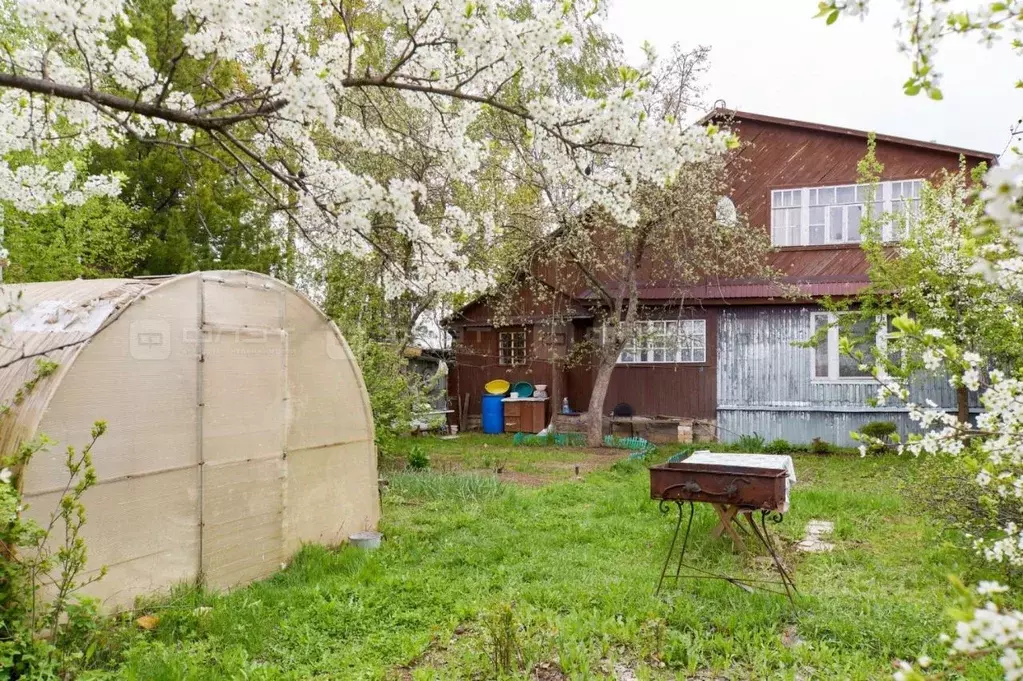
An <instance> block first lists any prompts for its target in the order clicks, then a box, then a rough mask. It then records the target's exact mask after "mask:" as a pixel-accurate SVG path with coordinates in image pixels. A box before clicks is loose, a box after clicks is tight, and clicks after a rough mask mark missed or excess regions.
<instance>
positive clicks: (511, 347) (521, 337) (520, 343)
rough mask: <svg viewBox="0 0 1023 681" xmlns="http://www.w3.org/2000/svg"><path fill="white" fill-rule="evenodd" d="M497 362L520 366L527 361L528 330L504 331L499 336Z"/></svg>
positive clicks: (503, 364)
mask: <svg viewBox="0 0 1023 681" xmlns="http://www.w3.org/2000/svg"><path fill="white" fill-rule="evenodd" d="M497 341H498V342H497V363H498V364H500V365H501V366H513V367H514V366H519V365H522V364H525V363H526V332H525V331H502V332H501V333H499V334H498V336H497Z"/></svg>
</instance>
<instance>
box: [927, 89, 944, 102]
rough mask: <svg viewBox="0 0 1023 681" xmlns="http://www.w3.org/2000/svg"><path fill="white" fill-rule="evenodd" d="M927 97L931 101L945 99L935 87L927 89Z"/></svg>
mask: <svg viewBox="0 0 1023 681" xmlns="http://www.w3.org/2000/svg"><path fill="white" fill-rule="evenodd" d="M927 96H928V97H930V98H931V99H933V100H935V101H938V100H941V99H944V98H945V95H943V94H941V90H939V89H938V88H936V87H929V88H927Z"/></svg>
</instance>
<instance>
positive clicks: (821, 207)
mask: <svg viewBox="0 0 1023 681" xmlns="http://www.w3.org/2000/svg"><path fill="white" fill-rule="evenodd" d="M922 188H923V180H896V181H890V182H879V183H877V184H874V185H870V184H849V185H835V186H830V187H804V188H799V189H778V190H774V191H772V192H771V243H772V245H774V246H818V245H826V244H844V243H859V242H860V240H861V235H860V225H861V223H862V221H863V219H864V216H865V215H866V214H867V211H868V208H869V210H870V212H871V215H872V216H873V217H875V218H876V217H878V216H881V215H883V214H885V213H891V214H893V215H897V216H905V217H904V218H900V219H905V220H910V221H911V220H914V219H915V217H916V215H917V213H918V209H919V206H920V192H921V190H922ZM901 237H902V234H901V229H900V227H899V224H898V221H896V224H886V225H884V226H883V227H882V229H881V238H882V239H884V240H885V241H894V240H896V239H899V238H901Z"/></svg>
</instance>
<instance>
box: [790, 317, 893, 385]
mask: <svg viewBox="0 0 1023 681" xmlns="http://www.w3.org/2000/svg"><path fill="white" fill-rule="evenodd" d="M847 314H854V313H847ZM838 322H839V319H838V315H836V314H835V313H833V312H813V313H811V315H810V324H811V332H812V333H813V334H814V335H817V334H818V333H819V334H821V336H820V340H819V341H818V343H817V345H816V346H815V347H814V348H813V366H812V368H811V376H812V377H813V380H815V381H850V382H855V381H870V380H873V378H874V376H873V374H872V373H871V369H872V366H873V363H874V359H873V357H874V355H873V350H874V348H875V347H876V348H878V349H879V350H880V351H881V352H882V353H883V352H886V351H887V347H888V335H889V334H890V333H891V332H892V331H893V329H892V327H891V320H890V319H887V318H885V317H883V316H881V317H877V318H876V319H869V318H861V319H857V320H856V321H855V322H854V323H853V324H852V325H851V326H845V327H844V328H843V326H842V325H840V324H839V323H838ZM824 329H826V331H824ZM872 329H874V331H873V333H872V331H871V330H872ZM842 336H845V337H847V338H849V339H851V340H853V341H856V343H855V345H854V346H853V349H854V350H857V351H859V352H862V353H863V360H862V364H861V360H858V359H856V358H855V357H854V356H852V355H851V354H848V353H843V352H842V351H841V349H840V341H839V339H840V338H841V337H842ZM891 359H892V360H893V361H899V358H898V357H896V356H892V357H891Z"/></svg>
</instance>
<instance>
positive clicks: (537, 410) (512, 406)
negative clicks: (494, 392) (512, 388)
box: [503, 398, 547, 433]
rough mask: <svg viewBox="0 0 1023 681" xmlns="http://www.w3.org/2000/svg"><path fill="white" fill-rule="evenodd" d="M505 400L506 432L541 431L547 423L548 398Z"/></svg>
mask: <svg viewBox="0 0 1023 681" xmlns="http://www.w3.org/2000/svg"><path fill="white" fill-rule="evenodd" d="M503 401H504V432H506V433H539V432H540V431H541V430H543V429H544V426H546V425H547V418H546V412H547V400H536V399H524V400H513V399H511V398H507V399H505V400H503Z"/></svg>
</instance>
